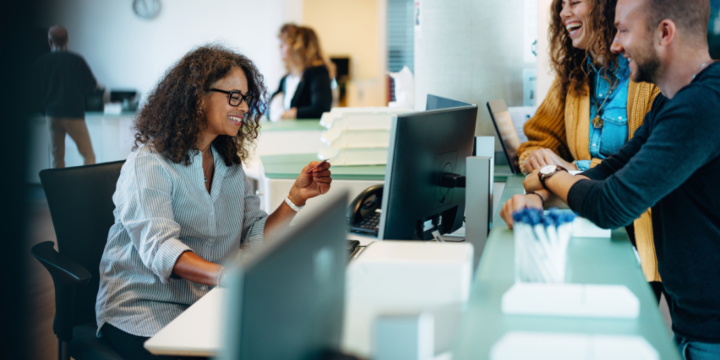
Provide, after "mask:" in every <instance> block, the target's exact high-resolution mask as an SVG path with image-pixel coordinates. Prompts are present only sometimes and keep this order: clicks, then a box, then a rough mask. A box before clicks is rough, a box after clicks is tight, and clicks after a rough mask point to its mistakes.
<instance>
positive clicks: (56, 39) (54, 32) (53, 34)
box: [48, 25, 68, 46]
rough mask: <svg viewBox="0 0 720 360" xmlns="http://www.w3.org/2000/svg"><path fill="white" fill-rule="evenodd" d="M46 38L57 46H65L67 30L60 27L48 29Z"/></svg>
mask: <svg viewBox="0 0 720 360" xmlns="http://www.w3.org/2000/svg"><path fill="white" fill-rule="evenodd" d="M48 37H49V38H50V40H52V42H53V44H55V45H57V46H65V45H66V44H67V42H68V33H67V30H66V29H65V28H64V27H62V26H60V25H55V26H53V27H51V28H50V29H48Z"/></svg>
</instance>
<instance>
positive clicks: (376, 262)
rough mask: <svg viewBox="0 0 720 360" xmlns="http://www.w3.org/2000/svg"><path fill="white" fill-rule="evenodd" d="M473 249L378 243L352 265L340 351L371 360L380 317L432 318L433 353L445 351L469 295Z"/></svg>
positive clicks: (424, 243)
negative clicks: (411, 315) (427, 314)
mask: <svg viewBox="0 0 720 360" xmlns="http://www.w3.org/2000/svg"><path fill="white" fill-rule="evenodd" d="M472 259H473V247H472V245H471V244H469V243H437V242H429V241H387V240H385V241H376V242H373V243H371V244H370V245H369V246H368V247H367V248H366V249H365V250H364V251H363V252H362V253H361V254H360V256H359V257H358V258H357V259H355V260H354V261H353V262H352V263H350V265H348V269H347V275H346V287H347V291H346V306H345V322H344V324H343V340H342V349H343V351H346V352H348V353H353V354H356V355H359V356H363V357H372V355H373V354H374V351H373V345H372V338H373V335H372V329H373V324H374V321H375V319H376V318H377V317H379V316H387V315H393V314H408V313H421V312H428V311H429V312H431V313H432V314H433V315H434V318H435V323H436V327H437V328H438V329H440V330H436V339H435V346H434V347H435V350H436V351H447V350H449V348H450V346H449V345H447V344H446V343H448V342H449V341H448V340H447V339H444V338H443V336H442V335H446V334H452V331H454V330H455V329H456V327H457V326H458V325H459V319H460V314H461V312H462V309H463V307H464V304H465V303H466V302H467V299H468V297H469V295H470V284H471V279H472V271H471V266H472Z"/></svg>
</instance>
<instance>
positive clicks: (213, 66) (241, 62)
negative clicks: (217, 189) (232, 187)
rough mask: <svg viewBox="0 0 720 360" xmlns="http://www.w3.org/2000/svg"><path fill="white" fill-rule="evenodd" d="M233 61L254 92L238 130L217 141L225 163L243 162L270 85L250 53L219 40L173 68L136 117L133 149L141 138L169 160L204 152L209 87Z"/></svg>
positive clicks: (185, 159)
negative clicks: (200, 145)
mask: <svg viewBox="0 0 720 360" xmlns="http://www.w3.org/2000/svg"><path fill="white" fill-rule="evenodd" d="M234 67H239V68H241V69H242V70H243V71H244V72H245V76H246V77H247V80H248V93H250V94H253V95H254V96H253V98H252V100H251V101H250V104H248V107H249V111H248V112H247V114H246V116H245V118H244V119H243V125H242V127H241V129H240V131H238V134H237V135H235V136H228V135H219V136H218V137H217V138H215V140H213V142H212V144H213V145H214V146H215V149H216V150H217V151H218V152H219V153H220V154H221V155H222V158H223V160H224V161H225V165H227V166H231V165H233V164H237V165H239V164H241V163H242V161H244V160H245V159H247V157H248V155H249V150H248V147H249V146H250V145H252V144H253V142H254V141H255V139H257V137H258V129H259V128H260V124H259V121H260V117H261V116H262V115H263V113H264V112H265V109H266V106H265V103H264V102H263V101H264V99H266V98H267V89H266V88H265V85H264V84H263V76H262V75H261V74H260V72H259V71H258V69H257V68H256V67H255V65H254V64H253V63H252V61H250V59H248V58H247V57H245V56H243V55H241V54H238V53H235V52H233V51H230V50H228V49H225V48H223V47H222V46H220V45H207V46H203V47H200V48H197V49H195V50H193V51H191V52H190V53H188V54H187V55H185V56H184V57H183V58H182V59H180V61H178V63H177V64H175V66H173V67H172V68H171V69H170V70H168V72H167V73H166V74H165V76H164V77H163V79H162V80H160V83H158V85H157V87H156V88H155V89H154V90H153V91H152V93H150V96H149V97H148V100H147V103H146V104H145V106H144V107H143V108H142V110H141V111H140V115H138V117H137V119H136V120H135V130H137V133H136V134H135V146H134V147H133V150H136V149H137V148H138V146H139V144H146V145H150V146H152V149H153V151H157V152H159V153H161V154H163V155H164V156H165V157H166V158H168V159H169V160H170V161H172V162H174V163H176V164H178V163H182V164H183V165H189V164H190V157H191V155H195V154H197V153H198V152H199V149H198V148H197V141H198V139H199V136H200V133H201V132H202V131H203V130H205V129H206V128H207V120H206V118H205V115H204V114H203V109H202V103H203V98H204V97H205V96H206V95H207V93H206V90H208V89H210V88H211V87H212V85H213V84H214V83H215V82H216V81H218V80H220V79H222V78H224V77H225V76H227V75H228V74H229V73H230V72H231V71H232V69H233V68H234Z"/></svg>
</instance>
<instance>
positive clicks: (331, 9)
mask: <svg viewBox="0 0 720 360" xmlns="http://www.w3.org/2000/svg"><path fill="white" fill-rule="evenodd" d="M386 8H387V4H386V1H385V0H343V1H338V0H304V6H303V17H304V25H307V26H310V27H312V28H314V29H315V31H317V33H318V36H319V37H320V42H321V45H322V47H323V50H324V51H325V54H326V56H328V57H331V56H349V57H350V59H351V60H350V61H351V69H350V73H351V74H350V76H351V78H352V84H351V85H350V88H349V89H348V106H386V105H387V94H386V92H387V90H386V87H387V83H386V79H385V76H386V75H385V71H386V70H387V55H386V54H387V49H386V48H387V46H386V44H387V40H386V39H385V37H386V31H385V29H386V24H385V17H386V15H385V14H386Z"/></svg>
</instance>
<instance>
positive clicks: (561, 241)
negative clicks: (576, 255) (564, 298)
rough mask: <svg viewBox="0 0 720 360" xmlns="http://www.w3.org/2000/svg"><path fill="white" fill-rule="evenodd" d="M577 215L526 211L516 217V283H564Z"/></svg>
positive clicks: (538, 210)
mask: <svg viewBox="0 0 720 360" xmlns="http://www.w3.org/2000/svg"><path fill="white" fill-rule="evenodd" d="M574 218H575V214H573V213H569V212H559V211H557V210H556V209H551V210H550V212H549V213H548V214H547V215H545V216H544V215H543V212H542V210H540V209H523V210H521V211H518V212H516V213H514V214H513V220H514V225H513V228H514V235H515V281H516V282H533V283H564V282H565V267H566V263H567V247H568V243H569V242H570V236H571V235H572V222H573V219H574Z"/></svg>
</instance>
